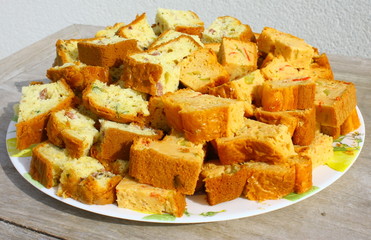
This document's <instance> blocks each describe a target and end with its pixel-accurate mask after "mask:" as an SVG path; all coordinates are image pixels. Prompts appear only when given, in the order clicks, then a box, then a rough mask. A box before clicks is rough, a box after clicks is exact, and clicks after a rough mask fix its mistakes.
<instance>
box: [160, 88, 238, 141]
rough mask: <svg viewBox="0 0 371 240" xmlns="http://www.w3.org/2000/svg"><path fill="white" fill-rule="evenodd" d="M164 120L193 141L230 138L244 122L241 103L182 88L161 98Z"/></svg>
mask: <svg viewBox="0 0 371 240" xmlns="http://www.w3.org/2000/svg"><path fill="white" fill-rule="evenodd" d="M162 99H163V101H164V108H165V114H166V118H167V121H168V123H169V125H170V126H172V127H173V128H174V129H175V130H177V131H180V132H182V133H184V136H185V138H186V139H188V140H190V141H192V142H194V143H204V142H206V141H211V140H213V139H216V138H221V137H229V136H232V135H233V134H234V133H235V132H237V131H238V130H239V129H240V128H242V126H243V124H244V103H243V102H242V101H238V100H235V99H227V98H220V97H215V96H212V95H208V94H201V93H199V92H195V91H193V90H190V89H181V90H179V91H177V92H175V93H168V94H166V95H164V96H163V97H162Z"/></svg>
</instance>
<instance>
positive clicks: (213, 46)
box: [204, 43, 221, 55]
mask: <svg viewBox="0 0 371 240" xmlns="http://www.w3.org/2000/svg"><path fill="white" fill-rule="evenodd" d="M204 45H205V48H209V49H211V50H213V52H214V53H215V54H216V55H218V54H219V50H220V45H221V43H205V44H204Z"/></svg>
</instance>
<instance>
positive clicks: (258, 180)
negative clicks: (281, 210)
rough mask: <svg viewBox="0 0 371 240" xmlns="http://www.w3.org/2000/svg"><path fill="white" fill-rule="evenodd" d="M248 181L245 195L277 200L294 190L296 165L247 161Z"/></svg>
mask: <svg viewBox="0 0 371 240" xmlns="http://www.w3.org/2000/svg"><path fill="white" fill-rule="evenodd" d="M243 167H245V169H246V170H247V181H246V185H245V188H244V190H243V196H245V197H246V198H247V199H249V200H254V201H259V202H261V201H265V200H275V199H280V198H282V197H284V196H286V195H287V194H289V193H292V192H293V191H294V187H295V178H296V175H295V167H294V166H290V165H285V164H280V165H272V164H267V163H262V162H246V163H244V165H243Z"/></svg>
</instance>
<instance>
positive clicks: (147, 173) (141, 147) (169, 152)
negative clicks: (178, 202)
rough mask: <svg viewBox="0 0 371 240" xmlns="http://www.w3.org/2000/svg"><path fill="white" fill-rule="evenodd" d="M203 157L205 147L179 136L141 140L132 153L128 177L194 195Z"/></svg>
mask: <svg viewBox="0 0 371 240" xmlns="http://www.w3.org/2000/svg"><path fill="white" fill-rule="evenodd" d="M204 156H205V152H204V150H203V145H202V144H194V143H192V142H190V141H187V140H186V139H185V138H183V137H181V136H178V135H167V136H165V138H164V139H163V140H154V139H150V138H138V139H135V140H134V143H133V145H132V147H131V149H130V160H129V161H130V165H129V174H130V176H132V177H134V178H135V179H137V180H138V181H139V182H140V183H145V184H150V185H152V186H154V187H160V188H165V189H171V190H177V191H178V192H180V193H183V194H186V195H192V194H193V193H194V192H195V189H196V184H197V181H198V177H199V174H200V172H201V167H202V163H203V160H204Z"/></svg>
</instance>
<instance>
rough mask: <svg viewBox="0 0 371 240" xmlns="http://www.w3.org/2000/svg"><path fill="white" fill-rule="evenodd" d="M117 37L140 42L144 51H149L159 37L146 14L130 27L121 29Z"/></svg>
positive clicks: (126, 26)
mask: <svg viewBox="0 0 371 240" xmlns="http://www.w3.org/2000/svg"><path fill="white" fill-rule="evenodd" d="M116 35H118V36H120V37H123V38H127V39H135V40H138V44H139V46H140V47H141V48H142V49H147V48H148V47H149V46H150V45H151V44H152V43H153V41H155V40H156V39H157V35H156V34H155V32H154V31H153V29H152V27H151V26H150V25H149V23H148V20H147V15H146V14H145V13H143V14H141V15H139V16H137V17H136V18H135V20H134V21H132V22H131V23H129V24H128V25H125V26H122V27H121V28H119V29H118V30H117V32H116Z"/></svg>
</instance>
